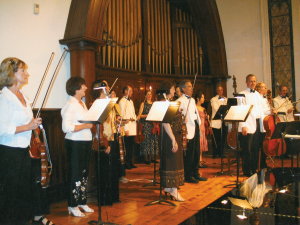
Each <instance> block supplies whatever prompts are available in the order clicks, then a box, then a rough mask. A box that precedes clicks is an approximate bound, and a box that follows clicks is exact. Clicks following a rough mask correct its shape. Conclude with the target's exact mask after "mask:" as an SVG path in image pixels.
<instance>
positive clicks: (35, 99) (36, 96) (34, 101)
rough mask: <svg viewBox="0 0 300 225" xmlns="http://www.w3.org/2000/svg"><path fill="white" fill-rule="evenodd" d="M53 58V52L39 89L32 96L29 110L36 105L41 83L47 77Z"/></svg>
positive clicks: (40, 86) (41, 83)
mask: <svg viewBox="0 0 300 225" xmlns="http://www.w3.org/2000/svg"><path fill="white" fill-rule="evenodd" d="M53 58H54V52H52V53H51V56H50V58H49V61H48V64H47V67H46V69H45V72H44V75H43V77H42V80H41V82H40V85H39V88H38V90H37V92H36V94H35V96H34V100H33V102H32V105H31V109H33V108H34V106H35V104H36V101H37V98H38V96H39V94H40V91H41V88H42V85H43V83H44V81H45V78H46V76H47V74H48V71H49V68H50V65H51V63H52V61H53Z"/></svg>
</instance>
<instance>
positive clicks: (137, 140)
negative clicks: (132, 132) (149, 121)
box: [134, 121, 145, 144]
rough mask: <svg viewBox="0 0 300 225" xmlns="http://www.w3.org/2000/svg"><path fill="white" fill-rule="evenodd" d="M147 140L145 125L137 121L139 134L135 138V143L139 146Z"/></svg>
mask: <svg viewBox="0 0 300 225" xmlns="http://www.w3.org/2000/svg"><path fill="white" fill-rule="evenodd" d="M144 140H145V136H144V134H143V123H142V122H140V121H137V134H136V136H134V141H135V143H137V144H141V143H142V142H143V141H144Z"/></svg>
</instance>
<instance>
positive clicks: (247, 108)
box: [224, 105, 253, 193]
mask: <svg viewBox="0 0 300 225" xmlns="http://www.w3.org/2000/svg"><path fill="white" fill-rule="evenodd" d="M252 108H253V105H234V106H231V107H230V108H229V110H228V112H227V114H226V115H225V117H224V121H225V122H232V123H237V122H245V121H246V120H247V118H248V116H249V114H250V112H251V110H252ZM236 141H237V144H236V161H237V162H236V181H235V183H234V184H228V185H225V186H224V187H225V188H229V187H236V188H237V191H238V193H239V187H240V183H239V175H240V152H241V149H240V143H239V138H238V132H236Z"/></svg>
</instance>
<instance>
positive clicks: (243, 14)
mask: <svg viewBox="0 0 300 225" xmlns="http://www.w3.org/2000/svg"><path fill="white" fill-rule="evenodd" d="M216 2H217V6H218V10H219V13H220V19H221V23H222V29H223V33H224V40H225V47H226V54H227V63H228V73H229V75H235V76H236V77H237V82H238V88H237V90H238V91H240V90H242V89H244V87H245V75H247V74H249V73H254V74H256V75H257V77H258V80H259V81H264V82H266V83H267V85H268V86H270V84H271V74H270V73H271V69H270V53H269V36H268V35H269V27H268V21H267V20H268V16H267V0H243V1H240V0H226V1H224V0H216ZM34 3H38V4H39V5H40V13H39V14H38V15H35V14H34V13H33V4H34ZM70 3H71V0H64V1H61V0H52V1H41V0H35V1H32V0H22V1H18V0H1V7H0V27H1V28H2V29H1V30H2V32H1V36H0V49H1V51H0V60H3V59H4V58H5V57H8V56H16V57H19V58H21V59H23V60H25V62H26V63H27V64H28V65H29V69H28V71H29V73H30V74H31V77H30V80H29V84H28V85H26V86H25V87H24V91H25V94H26V95H27V96H28V97H29V98H30V99H33V98H34V95H35V92H36V90H37V86H38V84H39V81H40V80H41V78H42V75H43V73H44V70H45V68H46V65H47V62H48V59H49V57H50V54H51V52H52V51H54V52H55V54H56V55H55V58H54V61H53V63H52V65H51V68H50V71H49V74H48V76H49V75H52V74H53V71H54V69H55V66H56V64H57V62H58V60H59V58H60V55H61V54H62V52H63V47H64V46H62V45H60V44H59V42H58V40H59V39H62V38H63V35H64V31H65V26H66V21H67V17H68V12H69V7H70ZM292 6H293V32H294V37H293V39H294V61H295V80H296V85H295V86H296V87H298V86H299V85H300V63H299V62H300V1H298V0H292ZM69 62H70V60H69V55H67V58H66V59H65V61H64V63H63V65H62V68H61V70H60V73H59V74H58V77H57V79H56V81H55V84H54V89H55V91H53V92H52V93H51V94H50V97H49V100H48V103H47V105H46V107H47V108H60V107H62V106H63V104H64V103H65V101H66V99H67V94H66V93H65V82H66V80H67V79H68V78H69V77H70V64H69ZM49 79H50V76H49V78H48V79H47V80H46V82H45V86H44V87H46V86H47V84H48V83H49ZM44 89H45V88H44ZM227 90H228V91H227V93H228V95H229V96H231V93H232V92H233V88H232V81H231V80H229V82H228V83H227ZM296 91H297V93H296V95H297V96H296V97H297V98H299V97H300V90H299V88H296ZM38 105H39V104H38Z"/></svg>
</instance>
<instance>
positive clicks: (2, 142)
mask: <svg viewBox="0 0 300 225" xmlns="http://www.w3.org/2000/svg"><path fill="white" fill-rule="evenodd" d="M28 78H29V74H28V72H27V65H26V63H25V62H24V61H22V60H20V59H18V58H6V59H4V60H3V61H2V63H1V65H0V90H1V93H0V108H1V109H2V110H1V111H0V224H12V225H15V224H27V222H28V221H29V220H30V219H31V217H32V211H31V209H32V207H31V201H32V195H31V185H32V182H31V161H30V156H29V151H28V150H29V144H30V139H31V132H32V130H34V129H36V128H37V127H38V126H39V125H40V124H41V122H42V121H41V118H36V119H34V118H33V113H32V110H31V105H30V102H29V101H28V99H27V98H26V97H25V96H24V94H23V93H22V91H21V88H22V87H23V85H25V84H27V83H28ZM4 109H5V110H4Z"/></svg>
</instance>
